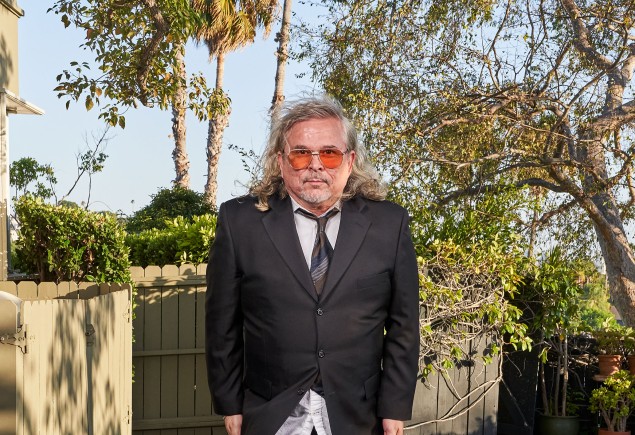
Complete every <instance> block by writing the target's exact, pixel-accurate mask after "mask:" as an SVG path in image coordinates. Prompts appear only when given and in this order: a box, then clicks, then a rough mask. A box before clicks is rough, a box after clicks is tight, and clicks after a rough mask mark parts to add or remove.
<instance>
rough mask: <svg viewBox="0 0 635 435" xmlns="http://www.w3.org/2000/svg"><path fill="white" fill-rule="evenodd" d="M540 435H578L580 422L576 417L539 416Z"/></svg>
mask: <svg viewBox="0 0 635 435" xmlns="http://www.w3.org/2000/svg"><path fill="white" fill-rule="evenodd" d="M538 429H539V431H538V432H537V433H539V434H540V435H578V431H579V430H580V420H578V417H554V416H551V415H541V416H540V417H539V419H538Z"/></svg>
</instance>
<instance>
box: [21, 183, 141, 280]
mask: <svg viewBox="0 0 635 435" xmlns="http://www.w3.org/2000/svg"><path fill="white" fill-rule="evenodd" d="M15 211H16V216H17V219H18V222H19V224H20V227H19V231H18V240H17V241H16V246H15V252H16V255H17V256H18V259H17V260H18V261H17V263H19V264H20V265H22V267H25V268H26V270H24V271H23V272H27V273H37V274H38V275H39V277H40V280H42V281H51V280H52V281H56V282H59V281H82V280H84V281H95V282H130V271H129V267H130V263H129V261H128V248H127V247H126V245H125V231H124V229H123V227H122V226H121V225H120V224H119V223H118V222H117V218H116V217H115V216H114V215H112V214H104V213H96V212H91V211H88V210H84V209H82V208H79V207H67V206H63V205H59V206H55V205H50V204H46V203H44V202H43V201H42V199H39V198H34V197H32V196H29V195H25V196H22V197H21V198H19V199H18V200H17V201H16V204H15Z"/></svg>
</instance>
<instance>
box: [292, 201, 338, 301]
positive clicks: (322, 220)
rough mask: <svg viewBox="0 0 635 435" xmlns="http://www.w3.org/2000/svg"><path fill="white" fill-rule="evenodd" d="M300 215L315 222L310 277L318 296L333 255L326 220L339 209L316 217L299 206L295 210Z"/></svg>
mask: <svg viewBox="0 0 635 435" xmlns="http://www.w3.org/2000/svg"><path fill="white" fill-rule="evenodd" d="M297 212H298V213H300V214H301V215H303V216H305V217H307V218H309V219H313V220H314V221H316V222H317V225H318V228H317V234H316V236H315V244H314V245H313V251H312V252H311V268H310V269H309V271H310V272H311V278H312V279H313V285H315V291H316V292H317V295H318V296H320V294H321V293H322V289H323V288H324V282H325V281H326V273H327V272H328V269H329V263H330V262H331V257H332V256H333V247H332V246H331V244H330V243H329V239H328V237H326V232H325V229H326V222H327V221H328V220H329V218H331V217H332V216H335V215H336V214H337V213H338V212H339V210H338V209H336V208H334V209H332V210H330V211H329V212H328V213H326V214H325V215H324V216H322V217H317V216H316V215H314V214H313V213H310V212H308V211H306V210H303V209H301V208H299V209H298V210H297Z"/></svg>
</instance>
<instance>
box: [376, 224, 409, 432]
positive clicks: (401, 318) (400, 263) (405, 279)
mask: <svg viewBox="0 0 635 435" xmlns="http://www.w3.org/2000/svg"><path fill="white" fill-rule="evenodd" d="M385 328H386V336H385V338H384V351H383V363H382V364H383V374H382V379H381V384H380V389H379V396H378V403H377V415H378V416H379V417H380V418H390V419H394V420H402V421H404V420H409V419H410V418H411V416H412V401H413V398H414V392H415V387H416V381H417V374H418V362H419V273H418V268H417V257H416V254H415V250H414V246H413V244H412V239H411V237H410V230H409V228H408V215H407V213H405V212H404V214H403V218H402V221H401V231H400V235H399V243H398V245H397V252H396V256H395V265H394V273H393V277H392V300H391V304H390V308H389V313H388V319H387V321H386V326H385Z"/></svg>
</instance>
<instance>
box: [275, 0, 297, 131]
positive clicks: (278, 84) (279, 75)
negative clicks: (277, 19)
mask: <svg viewBox="0 0 635 435" xmlns="http://www.w3.org/2000/svg"><path fill="white" fill-rule="evenodd" d="M292 3H293V0H284V6H283V12H282V23H281V24H280V33H278V35H277V39H278V51H277V52H276V57H277V58H278V61H277V65H276V79H275V88H274V91H273V100H272V101H271V109H269V110H270V112H271V116H272V118H274V117H275V116H276V115H277V113H278V109H279V108H280V106H281V105H282V103H283V102H284V79H285V74H286V69H287V59H288V58H289V48H288V47H289V28H290V25H291V5H292Z"/></svg>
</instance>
